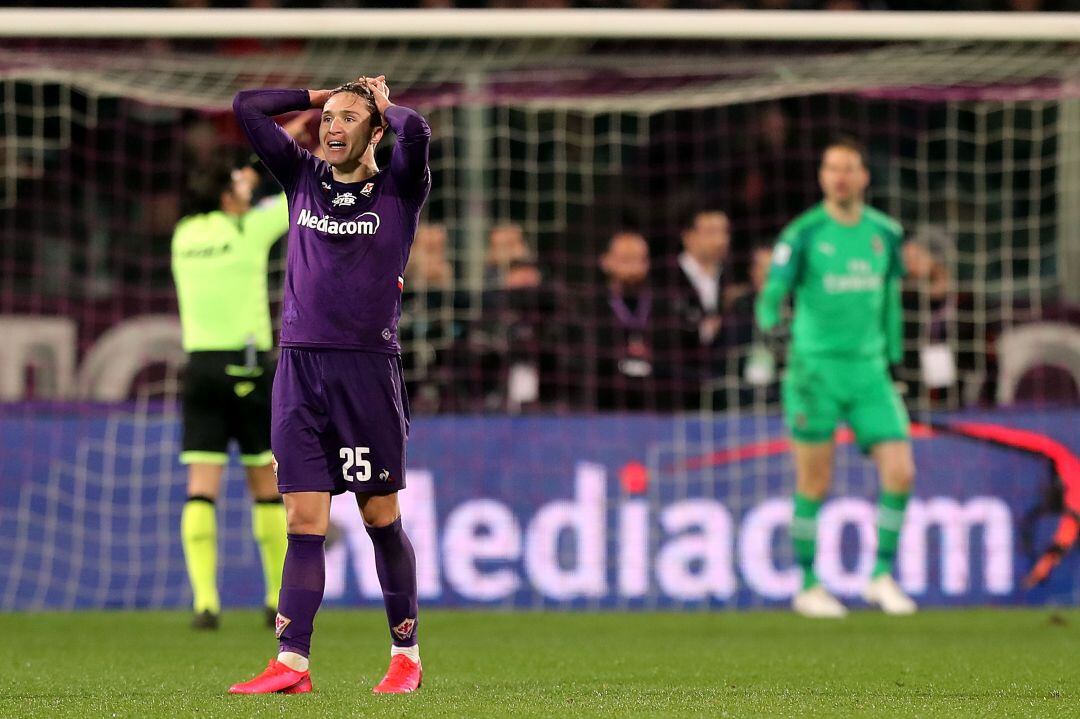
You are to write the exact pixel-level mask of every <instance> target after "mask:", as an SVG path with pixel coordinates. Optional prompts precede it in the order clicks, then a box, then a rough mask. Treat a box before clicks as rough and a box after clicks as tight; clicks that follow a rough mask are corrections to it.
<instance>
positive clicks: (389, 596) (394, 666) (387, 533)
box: [356, 492, 422, 694]
mask: <svg viewBox="0 0 1080 719" xmlns="http://www.w3.org/2000/svg"><path fill="white" fill-rule="evenodd" d="M356 502H357V504H358V505H359V507H360V513H361V514H362V515H363V517H364V525H365V526H366V527H367V532H368V536H370V537H371V544H372V546H373V547H374V548H375V568H376V571H377V572H378V575H379V584H380V586H381V587H382V592H383V604H384V606H385V607H386V618H387V621H388V622H389V625H390V641H391V647H390V669H389V670H388V671H387V673H386V676H385V677H383V680H382V681H381V682H379V684H378V685H377V686H376V687H375V689H374V691H375V692H376V693H379V694H383V693H386V694H399V693H406V692H411V691H414V690H415V689H418V688H419V686H420V681H421V671H422V670H421V665H420V645H419V642H418V638H417V626H416V622H417V604H418V602H417V592H416V554H415V552H414V551H413V546H412V542H410V541H409V537H408V535H407V534H406V533H405V530H404V529H403V528H402V526H401V513H400V510H399V508H398V501H397V493H396V492H394V493H392V494H368V495H363V494H357V496H356ZM405 660H408V661H405Z"/></svg>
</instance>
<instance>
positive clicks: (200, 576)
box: [180, 496, 221, 614]
mask: <svg viewBox="0 0 1080 719" xmlns="http://www.w3.org/2000/svg"><path fill="white" fill-rule="evenodd" d="M214 510H215V507H214V500H213V499H211V498H209V497H201V496H195V497H188V500H187V502H186V503H185V504H184V511H183V512H182V513H181V514H180V539H181V541H182V543H183V545H184V562H185V563H186V564H187V571H188V579H190V580H191V593H192V595H194V601H193V605H194V609H195V613H196V614H198V613H201V612H205V611H209V612H210V613H212V614H218V613H219V612H220V611H221V599H220V598H219V597H218V590H217V516H216V514H215V511H214Z"/></svg>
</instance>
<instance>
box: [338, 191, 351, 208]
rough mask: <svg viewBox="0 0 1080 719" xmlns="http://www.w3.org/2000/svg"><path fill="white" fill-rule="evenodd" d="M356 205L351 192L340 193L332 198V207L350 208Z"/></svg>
mask: <svg viewBox="0 0 1080 719" xmlns="http://www.w3.org/2000/svg"><path fill="white" fill-rule="evenodd" d="M355 204H356V195H354V194H353V193H351V192H341V193H338V194H337V195H335V196H334V207H352V206H353V205H355Z"/></svg>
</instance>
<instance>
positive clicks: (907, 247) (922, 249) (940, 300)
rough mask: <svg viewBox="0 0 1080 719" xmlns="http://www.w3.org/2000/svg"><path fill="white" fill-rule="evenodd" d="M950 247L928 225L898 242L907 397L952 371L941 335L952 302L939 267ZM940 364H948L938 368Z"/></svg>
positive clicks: (942, 266)
mask: <svg viewBox="0 0 1080 719" xmlns="http://www.w3.org/2000/svg"><path fill="white" fill-rule="evenodd" d="M951 244H952V243H951V241H950V238H949V236H948V234H947V233H946V232H945V230H944V229H942V228H940V227H933V226H931V227H923V228H920V229H919V230H918V231H917V232H916V233H915V234H914V235H913V237H912V238H911V239H909V240H908V241H907V242H905V243H904V247H903V260H904V271H905V275H904V283H903V307H904V360H903V369H902V379H903V380H904V381H905V382H906V383H907V386H908V387H907V389H908V395H909V396H911V397H915V396H919V395H921V394H922V393H923V391H924V386H929V388H931V389H933V388H935V387H941V380H940V377H941V376H942V375H941V374H940V373H941V372H946V376H947V374H948V373H950V372H951V373H952V374H955V372H956V361H955V357H954V354H953V353H954V348H952V347H950V346H949V344H948V343H947V341H948V339H949V338H948V337H947V336H946V327H947V320H948V319H949V317H950V315H952V314H954V304H955V302H954V298H953V297H952V280H951V278H950V277H949V270H948V267H947V266H946V264H945V253H946V252H947V251H948V249H949V247H950V246H951ZM943 362H948V366H947V367H943V365H942V363H943ZM927 363H930V366H928V364H927ZM928 371H929V372H930V375H929V376H928V375H927V372H928ZM949 384H951V382H950V383H949Z"/></svg>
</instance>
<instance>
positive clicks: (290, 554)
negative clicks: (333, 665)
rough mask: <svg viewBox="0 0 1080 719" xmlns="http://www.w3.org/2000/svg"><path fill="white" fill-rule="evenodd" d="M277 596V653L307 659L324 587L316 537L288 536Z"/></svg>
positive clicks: (322, 560) (322, 562)
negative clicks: (287, 653) (293, 654)
mask: <svg viewBox="0 0 1080 719" xmlns="http://www.w3.org/2000/svg"><path fill="white" fill-rule="evenodd" d="M288 537H289V548H288V550H287V551H286V552H285V567H284V569H283V570H282V572H281V593H280V594H278V615H277V637H278V639H279V640H280V644H279V648H278V651H282V652H296V653H297V654H300V655H302V656H305V657H306V656H308V654H309V653H310V652H311V630H312V627H313V625H314V622H315V612H317V611H319V605H320V604H322V598H323V588H324V586H325V584H326V560H325V558H324V557H323V542H325V541H326V537H322V536H319V535H318V534H290V535H288Z"/></svg>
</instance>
